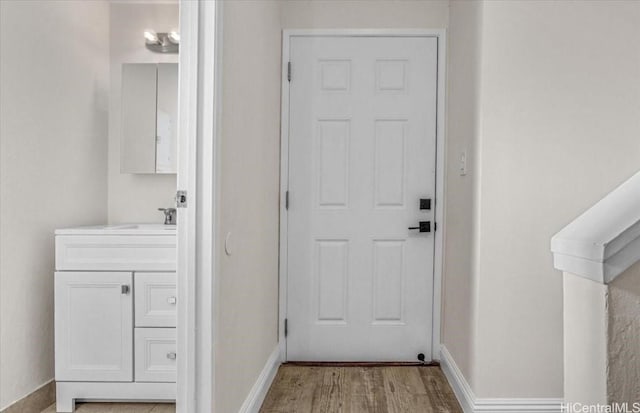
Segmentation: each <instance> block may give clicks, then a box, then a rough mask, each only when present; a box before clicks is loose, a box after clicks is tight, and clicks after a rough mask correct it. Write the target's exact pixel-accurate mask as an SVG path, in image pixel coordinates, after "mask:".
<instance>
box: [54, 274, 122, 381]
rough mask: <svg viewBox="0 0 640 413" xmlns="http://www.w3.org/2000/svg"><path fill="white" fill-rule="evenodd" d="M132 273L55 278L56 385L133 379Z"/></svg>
mask: <svg viewBox="0 0 640 413" xmlns="http://www.w3.org/2000/svg"><path fill="white" fill-rule="evenodd" d="M132 281H133V278H132V274H131V273H129V272H56V273H55V357H56V380H57V381H106V382H109V381H112V382H113V381H120V382H127V381H132V380H133V298H132V293H133V291H132V290H133V288H132V287H133V286H132Z"/></svg>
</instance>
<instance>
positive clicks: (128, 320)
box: [55, 224, 178, 412]
mask: <svg viewBox="0 0 640 413" xmlns="http://www.w3.org/2000/svg"><path fill="white" fill-rule="evenodd" d="M55 249H56V250H55V251H56V252H55V262H56V272H55V378H56V386H57V390H56V392H57V397H56V398H57V411H58V412H73V410H74V408H75V401H76V400H83V401H91V400H100V401H120V400H140V401H173V400H175V397H176V384H175V382H176V359H177V357H178V354H177V350H176V307H177V289H176V273H175V271H176V230H175V225H152V224H149V225H113V226H108V225H107V226H95V227H80V228H71V229H60V230H57V231H56V236H55Z"/></svg>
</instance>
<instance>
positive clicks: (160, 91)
mask: <svg viewBox="0 0 640 413" xmlns="http://www.w3.org/2000/svg"><path fill="white" fill-rule="evenodd" d="M177 109H178V64H177V63H125V64H123V65H122V125H121V143H120V150H121V155H120V171H121V172H122V173H129V174H174V173H176V171H177V129H178V123H177V121H178V110H177Z"/></svg>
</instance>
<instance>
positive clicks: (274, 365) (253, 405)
mask: <svg viewBox="0 0 640 413" xmlns="http://www.w3.org/2000/svg"><path fill="white" fill-rule="evenodd" d="M278 367H280V347H279V346H276V348H274V349H273V352H272V353H271V355H270V356H269V358H268V359H267V362H266V363H265V365H264V368H263V369H262V372H260V375H259V376H258V379H257V380H256V382H255V383H254V384H253V387H252V388H251V391H250V392H249V394H248V395H247V398H246V399H245V400H244V403H242V406H241V407H240V410H239V412H238V413H258V412H259V411H260V407H262V402H263V401H264V398H265V396H266V395H267V392H268V391H269V388H270V387H271V383H272V382H273V379H274V378H275V377H276V373H277V372H278Z"/></svg>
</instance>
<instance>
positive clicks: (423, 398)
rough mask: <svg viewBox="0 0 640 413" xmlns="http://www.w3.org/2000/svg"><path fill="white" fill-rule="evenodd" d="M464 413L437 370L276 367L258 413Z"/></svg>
mask: <svg viewBox="0 0 640 413" xmlns="http://www.w3.org/2000/svg"><path fill="white" fill-rule="evenodd" d="M307 412H309V413H365V412H366V413H369V412H371V413H400V412H403V413H414V412H415V413H432V412H434V413H435V412H437V413H462V409H461V408H460V405H459V404H458V401H457V400H456V398H455V396H454V394H453V391H452V390H451V387H449V383H448V382H447V379H446V378H445V377H444V374H443V373H442V370H440V367H437V366H429V367H427V366H425V367H330V366H326V367H325V366H313V367H310V366H297V365H292V364H285V365H282V366H280V369H279V370H278V374H277V375H276V378H275V379H274V381H273V385H272V386H271V389H270V390H269V393H268V394H267V396H266V398H265V401H264V403H263V405H262V408H261V410H260V413H307Z"/></svg>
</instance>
